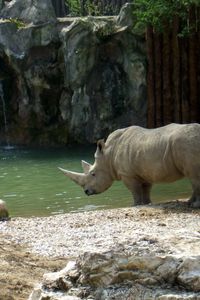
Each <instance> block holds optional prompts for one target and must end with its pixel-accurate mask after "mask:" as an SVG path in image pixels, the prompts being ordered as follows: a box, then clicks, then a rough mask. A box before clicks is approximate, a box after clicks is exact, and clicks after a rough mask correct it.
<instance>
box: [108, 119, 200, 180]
mask: <svg viewBox="0 0 200 300" xmlns="http://www.w3.org/2000/svg"><path fill="white" fill-rule="evenodd" d="M197 137H198V139H197ZM194 138H195V139H197V140H198V141H196V142H193V139H194ZM195 143H196V144H195ZM192 144H195V145H194V147H195V154H192V156H191V157H190V156H189V153H190V152H191V145H192ZM106 146H107V149H109V159H110V160H111V161H112V166H113V168H114V169H115V172H116V174H117V177H118V179H121V178H122V177H124V176H126V177H133V178H134V177H135V178H141V179H142V180H144V181H147V182H150V183H155V182H171V181H175V180H177V179H179V178H181V177H183V176H187V175H186V170H185V168H189V165H190V162H189V161H191V159H192V158H194V156H195V155H196V158H195V160H197V159H198V158H197V153H198V157H199V156H200V151H199V150H200V125H198V124H190V125H189V124H188V125H180V124H170V125H167V126H164V127H160V128H157V129H145V128H142V127H138V126H131V127H128V128H126V129H123V131H117V132H114V133H113V134H111V136H109V138H108V140H107V142H106ZM180 152H181V153H180ZM199 158H200V157H199Z"/></svg>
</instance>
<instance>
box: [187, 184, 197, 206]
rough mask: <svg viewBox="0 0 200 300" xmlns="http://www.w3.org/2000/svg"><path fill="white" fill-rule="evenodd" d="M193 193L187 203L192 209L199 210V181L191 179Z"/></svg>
mask: <svg viewBox="0 0 200 300" xmlns="http://www.w3.org/2000/svg"><path fill="white" fill-rule="evenodd" d="M191 183H192V189H193V193H192V196H191V198H190V199H189V201H188V203H189V205H190V206H191V207H193V208H200V179H199V180H197V179H195V180H194V179H191Z"/></svg>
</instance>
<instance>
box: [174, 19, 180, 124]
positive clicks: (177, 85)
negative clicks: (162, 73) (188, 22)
mask: <svg viewBox="0 0 200 300" xmlns="http://www.w3.org/2000/svg"><path fill="white" fill-rule="evenodd" d="M179 21H180V20H179V18H178V17H175V18H174V20H173V32H172V59H173V62H172V66H173V70H172V99H173V101H174V121H175V122H176V123H181V122H182V117H181V95H180V93H181V91H180V82H181V80H180V77H181V74H180V45H179V38H178V32H179Z"/></svg>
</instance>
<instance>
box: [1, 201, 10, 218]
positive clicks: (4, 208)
mask: <svg viewBox="0 0 200 300" xmlns="http://www.w3.org/2000/svg"><path fill="white" fill-rule="evenodd" d="M8 217H9V213H8V209H7V206H6V203H5V201H3V200H1V199H0V221H4V220H7V219H8Z"/></svg>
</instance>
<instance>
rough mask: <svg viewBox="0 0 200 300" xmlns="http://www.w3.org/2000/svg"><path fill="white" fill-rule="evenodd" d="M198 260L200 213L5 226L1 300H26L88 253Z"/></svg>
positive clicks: (155, 211)
mask: <svg viewBox="0 0 200 300" xmlns="http://www.w3.org/2000/svg"><path fill="white" fill-rule="evenodd" d="M113 249H117V250H118V251H122V252H123V253H127V254H130V253H131V254H136V255H144V254H151V255H152V254H163V255H165V254H173V255H180V254H181V255H191V256H192V255H193V256H194V255H199V253H200V252H199V249H200V210H192V209H189V208H188V207H187V204H186V203H185V202H184V201H179V202H172V203H168V204H164V205H157V206H143V207H139V208H138V207H136V208H124V209H113V210H105V211H94V212H85V213H78V214H65V215H59V216H53V217H46V218H29V219H26V218H13V219H11V220H10V221H6V222H1V223H0V265H1V268H0V300H8V299H9V300H13V299H14V300H22V299H27V297H28V295H29V294H30V291H31V290H32V288H33V286H34V284H35V283H36V282H40V281H41V278H42V275H43V274H44V273H45V272H47V271H56V270H59V269H61V268H63V267H64V266H65V265H66V263H67V260H68V259H69V258H71V257H77V256H79V255H82V254H83V253H84V252H86V251H89V252H98V253H99V252H100V253H101V252H102V253H103V252H104V251H109V250H113Z"/></svg>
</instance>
